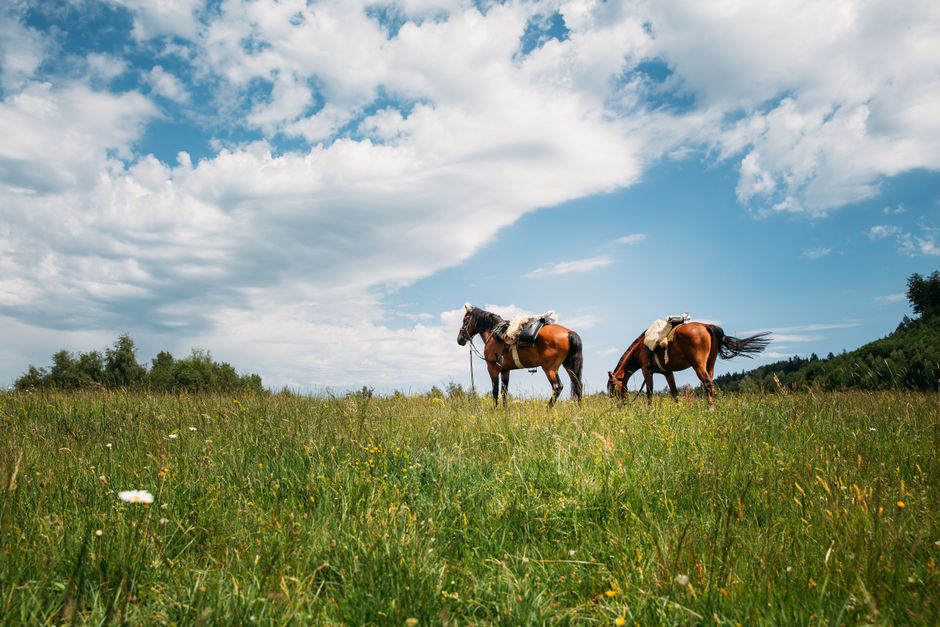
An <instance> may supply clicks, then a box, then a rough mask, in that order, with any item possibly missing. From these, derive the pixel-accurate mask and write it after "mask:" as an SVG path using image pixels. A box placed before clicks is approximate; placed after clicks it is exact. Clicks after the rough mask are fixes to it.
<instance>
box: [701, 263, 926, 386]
mask: <svg viewBox="0 0 940 627" xmlns="http://www.w3.org/2000/svg"><path fill="white" fill-rule="evenodd" d="M907 298H908V300H909V301H910V303H911V308H912V309H913V310H914V313H916V314H919V315H920V317H918V318H917V319H915V320H911V319H910V318H908V317H907V316H904V320H903V321H902V322H901V324H900V325H898V328H897V329H895V331H894V332H893V333H891V334H890V335H888V336H887V337H884V338H882V339H880V340H876V341H874V342H871V343H869V344H865V345H864V346H862V347H861V348H858V349H856V350H854V351H852V352H850V353H842V354H841V355H837V356H836V355H832V354H831V353H830V354H829V356H828V357H826V358H825V359H819V358H818V357H817V356H816V355H815V354H814V355H811V356H810V358H809V359H804V358H801V357H793V358H791V359H788V360H785V361H778V362H775V363H772V364H768V365H766V366H761V367H760V368H755V369H754V370H751V371H748V372H741V373H735V374H726V375H722V376H720V377H716V378H715V383H716V384H717V385H718V387H719V388H721V389H722V390H725V391H729V392H742V391H757V390H763V391H775V390H778V389H781V388H783V389H791V390H792V389H804V388H813V389H820V390H844V389H863V390H888V389H909V390H925V391H926V390H933V391H936V390H938V389H940V271H934V272H933V273H932V274H930V275H929V276H927V277H923V276H921V275H920V274H917V273H915V274H912V275H911V276H910V277H908V279H907Z"/></svg>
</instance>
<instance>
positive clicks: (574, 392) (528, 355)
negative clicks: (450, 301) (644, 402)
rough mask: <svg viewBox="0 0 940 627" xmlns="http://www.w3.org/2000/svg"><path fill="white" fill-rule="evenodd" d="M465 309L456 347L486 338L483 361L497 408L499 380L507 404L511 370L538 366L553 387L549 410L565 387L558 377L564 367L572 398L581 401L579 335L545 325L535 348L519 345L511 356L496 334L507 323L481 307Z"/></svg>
mask: <svg viewBox="0 0 940 627" xmlns="http://www.w3.org/2000/svg"><path fill="white" fill-rule="evenodd" d="M464 309H466V313H465V314H464V316H463V324H462V325H461V327H460V331H459V332H458V333H457V344H459V345H460V346H464V345H466V343H467V342H469V341H472V340H473V336H474V335H476V334H479V335H480V337H481V338H482V339H483V359H484V360H485V361H486V369H487V371H488V372H489V374H490V379H492V381H493V401H494V402H495V403H496V404H497V405H499V388H498V383H499V380H500V379H501V380H502V384H503V385H502V390H503V403H504V404H505V402H506V398H507V396H508V395H509V373H510V371H512V370H518V369H520V368H535V367H541V368H542V370H543V371H544V372H545V376H546V377H548V382H549V383H551V385H552V398H551V400H549V401H548V406H549V407H551V406H553V405H554V404H555V401H556V400H557V399H558V396H559V395H560V394H561V391H562V389H563V388H564V385H562V383H561V377H559V376H558V370H559V368H561V367H564V369H565V371H566V372H567V373H568V377H569V378H570V379H571V396H572V397H573V398H576V399H577V400H578V402H581V395H582V389H583V387H582V385H581V370H582V368H583V356H582V345H581V337H580V336H579V335H578V334H577V333H575V332H574V331H572V330H570V329H567V328H565V327H563V326H561V325H560V324H546V325H545V326H543V327H542V328H541V329H540V330H539V332H538V335H537V336H536V339H535V344H534V345H532V346H519V347H517V348H516V349H515V350H513V351H512V354H511V355H510V354H507V344H506V343H505V342H504V341H503V340H502V339H501V337H500V336H499V335H498V334H497V333H495V331H496V330H497V329H498V328H499V327H500V326H502V325H504V324H506V322H507V321H506V320H504V319H503V318H501V317H499V316H498V315H496V314H494V313H492V312H489V311H484V310H483V309H480V308H479V307H470V306H469V305H464ZM509 346H511V345H509ZM517 355H518V359H517V358H516V356H517Z"/></svg>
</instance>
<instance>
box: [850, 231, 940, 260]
mask: <svg viewBox="0 0 940 627" xmlns="http://www.w3.org/2000/svg"><path fill="white" fill-rule="evenodd" d="M920 228H921V232H920V234H919V235H915V234H913V233H910V232H908V231H905V230H904V229H902V228H901V227H899V226H894V225H886V224H879V225H876V226H873V227H871V229H869V231H868V237H869V238H871V239H872V240H881V239H885V238H888V237H892V236H893V237H894V238H895V242H896V243H897V246H898V252H900V253H901V254H903V255H907V256H909V257H917V256H919V255H926V256H936V255H940V242H938V234H940V229H938V228H933V227H929V226H926V225H923V224H921V226H920Z"/></svg>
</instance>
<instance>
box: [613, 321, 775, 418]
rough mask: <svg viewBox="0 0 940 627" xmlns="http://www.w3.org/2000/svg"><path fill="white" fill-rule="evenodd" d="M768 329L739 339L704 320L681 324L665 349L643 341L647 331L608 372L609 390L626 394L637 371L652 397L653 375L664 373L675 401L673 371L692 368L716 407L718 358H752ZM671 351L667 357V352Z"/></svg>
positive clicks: (763, 344) (762, 346)
mask: <svg viewBox="0 0 940 627" xmlns="http://www.w3.org/2000/svg"><path fill="white" fill-rule="evenodd" d="M768 335H769V332H764V333H758V334H757V335H752V336H751V337H748V338H744V339H739V338H736V337H732V336H730V335H725V332H724V331H723V330H722V329H721V327H719V326H717V325H714V324H703V323H701V322H688V323H685V324H682V325H679V326H678V327H676V328H675V330H674V331H673V339H672V341H671V342H670V343H669V346H668V347H667V348H666V349H663V348H657V349H656V351H655V352H653V351H650V350H649V349H648V348H647V347H646V346H645V345H644V344H643V340H644V339H645V337H646V332H643V333H642V334H641V335H640V337H638V338H636V339H635V340H634V341H633V343H632V344H630V347H629V348H627V350H626V352H624V354H623V356H621V357H620V361H618V362H617V367H616V368H614V369H613V370H612V371H611V370H608V371H607V391H608V394H610V396H612V397H617V398H623V397H624V396H625V395H626V383H627V380H628V379H629V378H630V377H631V376H632V375H633V373H634V372H636V371H637V370H641V371H642V372H643V380H644V383H645V384H646V400H647V402H650V403H651V402H652V400H653V374H654V373H656V374H662V375H665V377H666V382H667V383H668V384H669V391H670V392H671V393H672V397H673V398H674V399H675V400H679V392H678V390H676V380H675V377H673V374H672V373H673V372H678V371H680V370H685V369H686V368H692V369H693V370H694V371H695V374H696V375H697V376H698V378H699V381H701V382H702V387H703V388H705V394H706V395H707V397H708V405H709V407H710V408H714V406H715V403H714V397H715V390H714V386H713V385H712V377H713V376H714V373H715V360H716V359H717V358H718V357H719V356H720V357H721V358H722V359H731V358H732V357H737V356H738V355H743V356H745V357H751V356H752V355H753V354H755V353H759V352H761V351H762V350H764V349H765V348H766V347H767V345H768V344H769V343H770V339H769V338H768V337H767V336H768ZM667 352H668V358H667V357H666V354H667Z"/></svg>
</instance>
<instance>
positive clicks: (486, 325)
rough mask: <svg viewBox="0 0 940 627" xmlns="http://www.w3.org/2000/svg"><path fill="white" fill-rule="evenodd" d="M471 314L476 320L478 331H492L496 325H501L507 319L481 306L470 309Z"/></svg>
mask: <svg viewBox="0 0 940 627" xmlns="http://www.w3.org/2000/svg"><path fill="white" fill-rule="evenodd" d="M470 316H471V317H472V318H473V320H474V325H475V326H476V329H477V332H479V331H492V330H493V329H494V328H495V327H497V326H499V325H500V324H502V323H503V322H506V320H505V319H504V318H502V317H500V316H498V315H496V314H494V313H493V312H491V311H486V310H485V309H480V308H479V307H474V308H473V309H471V310H470Z"/></svg>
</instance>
